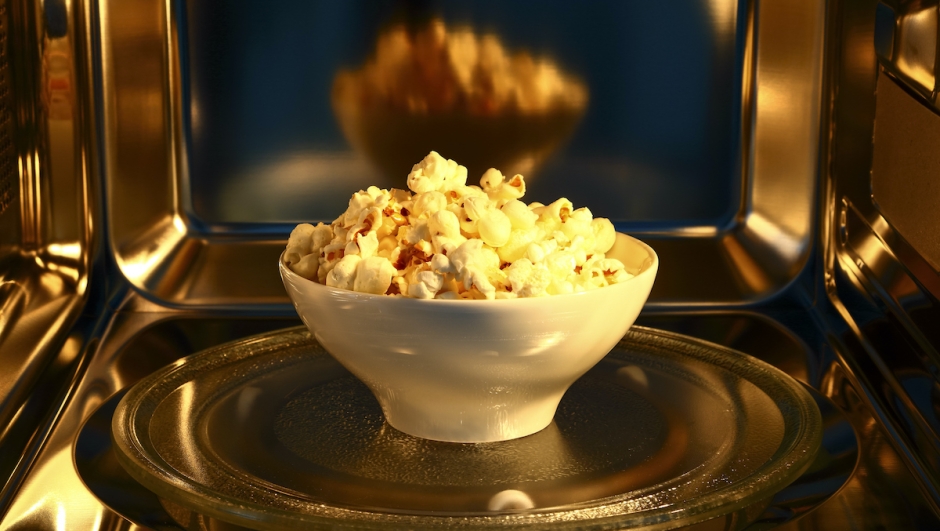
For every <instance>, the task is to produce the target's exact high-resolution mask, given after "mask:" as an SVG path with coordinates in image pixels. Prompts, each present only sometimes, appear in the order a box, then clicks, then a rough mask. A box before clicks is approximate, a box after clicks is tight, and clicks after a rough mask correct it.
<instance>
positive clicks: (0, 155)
mask: <svg viewBox="0 0 940 531" xmlns="http://www.w3.org/2000/svg"><path fill="white" fill-rule="evenodd" d="M8 29H9V20H8V13H7V2H6V0H0V216H2V215H3V213H4V212H6V211H7V209H8V208H9V207H10V205H12V204H13V202H14V201H15V200H16V198H17V195H18V193H17V191H16V189H15V187H14V184H15V183H16V182H17V179H16V155H15V151H14V149H13V132H12V127H13V106H12V105H10V58H9V55H8V53H7V41H8V39H7V35H8Z"/></svg>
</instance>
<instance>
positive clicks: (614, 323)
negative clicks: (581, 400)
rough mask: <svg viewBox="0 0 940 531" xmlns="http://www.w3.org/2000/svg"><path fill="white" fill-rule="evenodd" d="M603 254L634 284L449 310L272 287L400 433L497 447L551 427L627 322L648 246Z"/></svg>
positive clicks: (646, 279) (640, 298)
mask: <svg viewBox="0 0 940 531" xmlns="http://www.w3.org/2000/svg"><path fill="white" fill-rule="evenodd" d="M607 256H608V257H614V258H618V259H620V260H621V261H622V262H623V263H624V264H625V265H626V268H627V270H628V271H630V272H631V273H634V274H635V275H636V276H635V277H634V278H632V279H630V280H628V281H626V282H622V283H620V284H615V285H613V286H608V287H605V288H600V289H596V290H593V291H588V292H584V293H578V294H572V295H555V296H551V297H540V298H530V299H511V300H488V301H481V300H475V301H466V300H457V301H447V300H418V299H408V298H404V297H388V296H385V295H371V294H366V293H357V292H353V291H347V290H341V289H336V288H331V287H328V286H325V285H322V284H318V283H316V282H312V281H310V280H307V279H305V278H303V277H301V276H299V275H297V274H295V273H294V272H293V271H291V270H290V269H289V268H288V267H287V266H286V265H285V264H284V261H283V257H282V260H281V261H280V264H279V269H280V272H281V279H282V280H283V281H284V286H285V288H286V289H287V293H288V295H290V298H291V300H292V301H293V302H294V307H295V308H296V309H297V313H298V314H299V315H300V318H301V319H302V320H303V322H304V323H305V324H306V325H307V327H308V328H309V329H310V331H311V332H312V333H313V334H314V336H315V337H316V339H317V341H319V342H320V344H321V345H323V347H324V348H325V349H326V350H327V351H328V352H329V353H330V354H332V355H333V357H335V358H336V359H337V360H338V361H339V362H340V363H342V364H343V366H345V367H346V368H347V369H349V371H350V372H352V373H353V374H354V375H356V376H357V377H358V378H359V379H360V380H362V381H363V382H364V383H365V384H366V385H367V386H368V387H369V389H371V390H372V392H373V394H375V397H376V398H377V399H378V401H379V404H380V405H381V406H382V411H383V412H384V413H385V418H386V420H387V421H388V423H389V424H391V425H392V426H393V427H394V428H396V429H398V430H400V431H403V432H405V433H408V434H411V435H414V436H417V437H423V438H426V439H435V440H439V441H451V442H488V441H503V440H508V439H514V438H517V437H523V436H526V435H529V434H532V433H535V432H537V431H539V430H541V429H543V428H545V427H546V426H548V424H549V423H551V421H552V417H553V416H554V415H555V409H556V408H557V406H558V402H559V401H560V400H561V397H562V395H564V393H565V391H566V390H567V389H568V387H569V386H571V384H572V383H574V381H575V380H577V379H578V378H579V377H580V376H581V375H582V374H584V373H585V372H587V371H588V369H590V368H591V367H593V366H594V365H595V364H596V363H597V362H598V361H600V360H601V358H603V357H604V356H605V355H606V354H607V353H608V352H609V351H610V349H611V348H613V347H614V345H616V344H617V342H618V341H619V340H620V339H621V338H622V337H623V335H624V334H625V333H626V332H627V329H629V328H630V325H632V324H633V322H634V321H635V320H636V317H637V315H638V314H639V313H640V310H641V309H642V307H643V304H644V303H645V302H646V298H647V297H648V296H649V293H650V289H651V288H652V286H653V280H654V279H655V277H656V271H657V269H658V267H659V259H658V257H657V256H656V253H655V252H654V251H653V250H652V249H651V248H650V247H649V246H648V245H646V244H645V243H643V242H641V241H639V240H636V239H634V238H631V237H629V236H626V235H624V234H617V241H616V243H615V245H614V248H613V249H611V251H610V252H609V253H608V254H607Z"/></svg>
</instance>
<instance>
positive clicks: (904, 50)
mask: <svg viewBox="0 0 940 531" xmlns="http://www.w3.org/2000/svg"><path fill="white" fill-rule="evenodd" d="M898 41H899V42H898V49H897V60H896V61H897V62H896V63H895V64H896V65H897V67H898V69H899V70H900V71H901V72H903V73H904V74H905V75H907V76H908V77H909V78H910V79H911V80H913V81H915V82H917V83H919V84H920V85H921V86H922V87H923V88H924V89H926V90H927V91H928V92H932V91H933V90H934V86H935V85H936V80H935V76H936V63H937V6H936V5H932V6H930V7H926V8H924V9H920V10H918V11H914V12H912V13H907V14H904V15H903V16H901V20H900V22H899V24H898Z"/></svg>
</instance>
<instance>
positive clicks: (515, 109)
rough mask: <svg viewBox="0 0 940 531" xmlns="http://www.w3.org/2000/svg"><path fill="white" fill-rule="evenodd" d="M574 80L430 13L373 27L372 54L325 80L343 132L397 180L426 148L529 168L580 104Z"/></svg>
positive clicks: (582, 95)
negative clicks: (421, 19) (414, 24)
mask: <svg viewBox="0 0 940 531" xmlns="http://www.w3.org/2000/svg"><path fill="white" fill-rule="evenodd" d="M587 99H588V89H587V87H586V85H585V84H584V81H582V80H580V79H577V78H575V77H573V76H571V75H568V74H565V73H564V72H562V71H561V69H560V68H559V67H558V66H557V65H556V64H555V62H554V61H553V60H552V59H549V58H546V57H533V55H532V54H530V53H529V52H527V51H517V52H510V51H509V50H507V48H506V47H505V46H504V45H503V43H502V40H501V39H500V37H499V36H497V35H494V34H482V35H481V34H478V33H475V32H474V31H473V29H472V28H470V27H466V26H452V27H448V26H446V25H445V24H444V22H443V21H442V20H441V19H437V18H435V19H432V20H431V21H429V22H428V23H427V24H425V25H423V26H422V27H420V28H418V29H416V30H415V29H409V28H407V27H406V26H405V25H404V24H399V25H394V26H392V27H390V28H388V29H386V30H384V31H383V32H382V33H380V34H379V35H378V38H377V42H376V48H375V53H374V56H373V57H372V58H371V59H370V60H369V62H367V63H366V64H365V65H364V66H363V67H362V68H360V69H359V70H356V71H349V70H342V71H340V72H338V73H337V74H336V77H335V79H334V81H333V93H332V102H333V111H334V112H335V114H336V117H337V119H338V121H339V124H340V126H341V127H342V129H343V133H344V134H345V135H346V138H347V140H349V142H350V143H351V144H352V145H353V146H354V147H356V148H357V149H358V150H360V151H362V152H363V153H365V154H366V156H367V157H368V158H369V159H370V160H371V161H372V162H373V163H375V164H376V165H377V166H378V167H379V168H380V169H381V170H382V171H383V172H384V173H385V175H386V176H387V177H388V179H389V182H390V183H393V184H397V183H398V182H400V180H401V176H403V175H405V174H406V172H407V171H408V169H409V168H410V167H411V165H412V164H413V163H414V161H417V160H421V158H422V157H424V156H425V155H427V154H428V153H429V152H430V151H432V150H434V151H438V152H440V153H441V154H443V155H444V156H445V157H447V158H449V159H453V160H457V161H460V163H461V164H463V165H465V166H467V169H468V170H469V174H470V176H471V180H473V179H475V178H476V176H478V175H482V174H483V172H484V171H486V170H487V169H488V168H494V167H495V168H497V169H499V170H500V171H502V172H503V173H506V174H507V175H513V174H516V173H523V174H525V176H526V177H527V178H529V179H530V182H531V179H532V177H533V176H534V175H533V174H534V172H535V170H536V169H537V168H538V166H539V165H540V164H541V163H542V162H543V161H544V160H545V159H546V158H547V157H548V156H549V155H550V154H551V153H552V152H553V151H555V149H557V148H558V147H559V145H560V144H561V142H562V141H564V140H565V139H566V138H567V137H568V136H570V135H571V133H572V131H573V130H574V127H575V125H577V123H578V121H579V120H580V118H581V115H582V114H583V113H584V110H585V108H586V106H587Z"/></svg>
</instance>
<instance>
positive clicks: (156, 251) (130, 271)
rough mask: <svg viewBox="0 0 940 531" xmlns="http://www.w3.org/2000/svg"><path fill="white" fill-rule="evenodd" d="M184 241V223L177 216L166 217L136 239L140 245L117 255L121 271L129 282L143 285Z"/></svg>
mask: <svg viewBox="0 0 940 531" xmlns="http://www.w3.org/2000/svg"><path fill="white" fill-rule="evenodd" d="M185 239H186V227H185V223H184V222H183V221H182V220H181V219H180V218H179V216H175V215H173V216H167V217H166V218H164V219H163V220H161V222H159V223H157V224H155V225H154V226H153V227H152V228H151V229H150V230H149V231H147V233H146V234H144V235H143V236H142V237H140V238H138V239H137V242H141V243H139V244H137V245H134V246H132V248H130V249H127V250H126V251H127V252H122V253H119V254H118V255H117V257H118V262H119V265H120V267H121V271H122V272H123V273H124V275H125V276H126V277H127V278H128V280H130V281H131V282H133V283H135V284H138V285H140V284H143V283H144V282H145V281H146V280H147V278H148V277H150V275H151V274H152V273H154V270H155V269H156V268H157V267H158V266H159V265H161V264H162V263H163V262H164V260H165V259H166V257H167V256H170V255H171V254H173V251H174V250H175V249H176V247H178V246H179V245H181V244H182V243H183V242H184V240H185Z"/></svg>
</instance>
